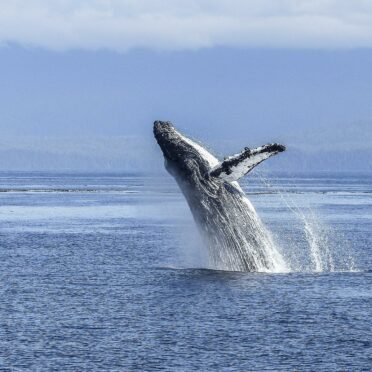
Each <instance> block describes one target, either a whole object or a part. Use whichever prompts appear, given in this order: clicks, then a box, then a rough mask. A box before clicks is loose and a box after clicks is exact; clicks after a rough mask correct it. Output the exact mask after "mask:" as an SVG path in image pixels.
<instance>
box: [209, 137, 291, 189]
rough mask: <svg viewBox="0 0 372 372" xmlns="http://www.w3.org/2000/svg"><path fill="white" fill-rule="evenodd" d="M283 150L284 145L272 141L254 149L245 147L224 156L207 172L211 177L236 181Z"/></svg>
mask: <svg viewBox="0 0 372 372" xmlns="http://www.w3.org/2000/svg"><path fill="white" fill-rule="evenodd" d="M284 150H285V146H283V145H279V144H278V143H273V144H269V145H263V146H260V147H257V148H256V149H249V148H248V147H246V148H245V149H244V150H243V151H242V152H241V153H239V154H236V155H232V156H230V157H228V158H226V159H225V160H224V161H223V162H221V163H219V164H218V165H216V166H215V167H214V168H212V170H211V171H210V172H209V175H210V176H212V177H217V178H220V179H222V180H224V181H229V182H233V181H237V180H238V179H239V178H241V177H243V176H244V175H246V174H247V173H248V172H250V171H251V170H252V169H253V168H254V167H255V166H256V165H258V164H260V163H261V162H263V161H264V160H266V159H268V158H269V157H270V156H273V155H275V154H277V153H279V152H282V151H284Z"/></svg>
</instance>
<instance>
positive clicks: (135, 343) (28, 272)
mask: <svg viewBox="0 0 372 372" xmlns="http://www.w3.org/2000/svg"><path fill="white" fill-rule="evenodd" d="M241 186H242V188H243V189H244V190H245V191H246V192H247V194H248V198H249V199H250V200H251V202H252V204H253V205H254V206H255V208H256V210H257V213H258V215H259V216H260V218H261V219H262V221H263V223H264V224H265V226H266V227H267V228H268V230H269V231H270V232H271V234H272V239H273V242H274V244H275V246H276V247H277V249H278V250H279V251H280V252H281V254H282V256H283V258H284V259H285V261H286V263H287V266H288V272H284V273H283V272H282V273H275V272H272V273H245V272H232V271H219V270H214V269H213V267H211V265H210V263H209V261H208V256H207V253H206V251H205V248H204V247H203V244H202V242H201V240H200V238H199V236H198V233H197V230H196V228H195V226H194V223H193V220H192V217H191V213H190V211H189V209H188V207H187V204H186V202H185V200H184V198H183V196H182V194H181V192H180V191H179V189H178V187H177V185H176V183H175V182H174V180H173V179H172V178H171V177H170V176H167V175H164V174H162V175H159V176H157V175H146V174H130V173H112V174H109V173H104V174H89V173H86V174H84V173H51V172H49V173H47V172H43V173H37V172H32V173H27V172H2V173H0V262H1V264H0V370H1V371H154V370H169V371H294V370H295V371H368V370H370V369H371V365H372V334H371V332H372V331H371V328H372V327H371V323H372V321H371V319H372V175H371V174H341V173H317V174H309V173H307V174H305V173H304V174H271V175H267V174H264V173H254V174H252V175H251V176H247V177H245V178H244V180H243V181H242V183H241Z"/></svg>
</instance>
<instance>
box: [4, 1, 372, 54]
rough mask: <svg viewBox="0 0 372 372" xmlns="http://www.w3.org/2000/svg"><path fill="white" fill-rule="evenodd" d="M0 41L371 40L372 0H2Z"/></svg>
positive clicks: (168, 45)
mask: <svg viewBox="0 0 372 372" xmlns="http://www.w3.org/2000/svg"><path fill="white" fill-rule="evenodd" d="M0 43H2V44H6V43H19V44H21V45H27V46H28V45H30V46H38V47H44V48H50V49H55V50H66V49H75V48H84V49H93V50H95V49H101V48H105V49H111V50H116V51H126V50H128V49H131V48H150V49H164V50H178V49H199V48H205V47H213V46H242V47H245V46H249V47H289V48H292V47H293V48H355V47H372V1H371V0H353V1H350V0H213V1H212V0H168V1H167V0H163V1H161V0H27V1H24V0H10V1H9V0H0Z"/></svg>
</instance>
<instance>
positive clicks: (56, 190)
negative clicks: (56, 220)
mask: <svg viewBox="0 0 372 372" xmlns="http://www.w3.org/2000/svg"><path fill="white" fill-rule="evenodd" d="M110 192H112V193H125V194H138V193H139V192H140V191H138V190H126V189H90V188H85V189H81V188H76V189H74V188H53V189H37V188H33V189H31V188H30V189H28V188H27V189H26V188H0V193H110Z"/></svg>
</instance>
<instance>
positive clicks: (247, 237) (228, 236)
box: [154, 121, 286, 271]
mask: <svg viewBox="0 0 372 372" xmlns="http://www.w3.org/2000/svg"><path fill="white" fill-rule="evenodd" d="M154 135H155V138H156V140H157V142H158V144H159V146H160V148H161V150H162V152H163V154H164V160H165V167H166V169H167V170H168V172H169V173H170V174H171V175H172V176H173V177H174V178H175V179H176V181H177V183H178V185H179V187H180V189H181V190H182V192H183V194H184V196H185V198H186V200H187V203H188V205H189V208H190V210H191V213H192V215H193V217H194V220H195V222H196V225H197V227H198V230H199V231H200V233H201V236H202V238H203V240H204V242H205V244H206V246H207V247H208V252H209V257H210V260H211V264H212V266H213V267H214V268H216V269H222V270H233V271H285V270H286V267H285V262H284V260H283V259H282V257H281V255H280V253H279V252H278V251H277V249H276V248H275V246H274V244H273V242H272V239H271V237H270V234H269V232H268V231H267V229H266V228H265V227H264V225H263V223H262V222H261V220H260V218H259V217H258V215H257V213H256V211H255V209H254V208H253V206H252V204H251V203H250V201H249V200H248V198H247V196H246V195H245V193H244V192H243V190H242V189H241V187H240V186H239V184H238V182H237V181H238V180H239V178H241V177H243V176H244V175H246V174H247V173H249V172H250V171H251V170H252V169H253V168H254V167H255V166H257V165H258V164H260V163H261V162H262V161H264V160H265V159H268V158H269V157H271V156H273V155H275V154H277V153H279V152H282V151H284V150H285V147H284V146H283V145H280V144H277V143H273V144H268V145H264V146H261V147H258V148H256V149H249V148H247V147H246V148H245V149H244V150H243V151H242V152H241V153H239V154H236V155H233V156H230V157H228V158H225V160H223V161H221V162H220V161H219V160H218V159H217V158H216V157H215V156H213V155H212V154H211V153H210V152H209V151H207V150H206V149H205V148H204V147H203V146H202V145H200V144H199V143H197V142H195V141H193V140H191V139H190V138H188V137H186V136H185V135H183V134H181V133H180V132H179V131H177V130H176V129H175V127H174V126H173V125H172V123H171V122H168V121H155V123H154Z"/></svg>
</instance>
